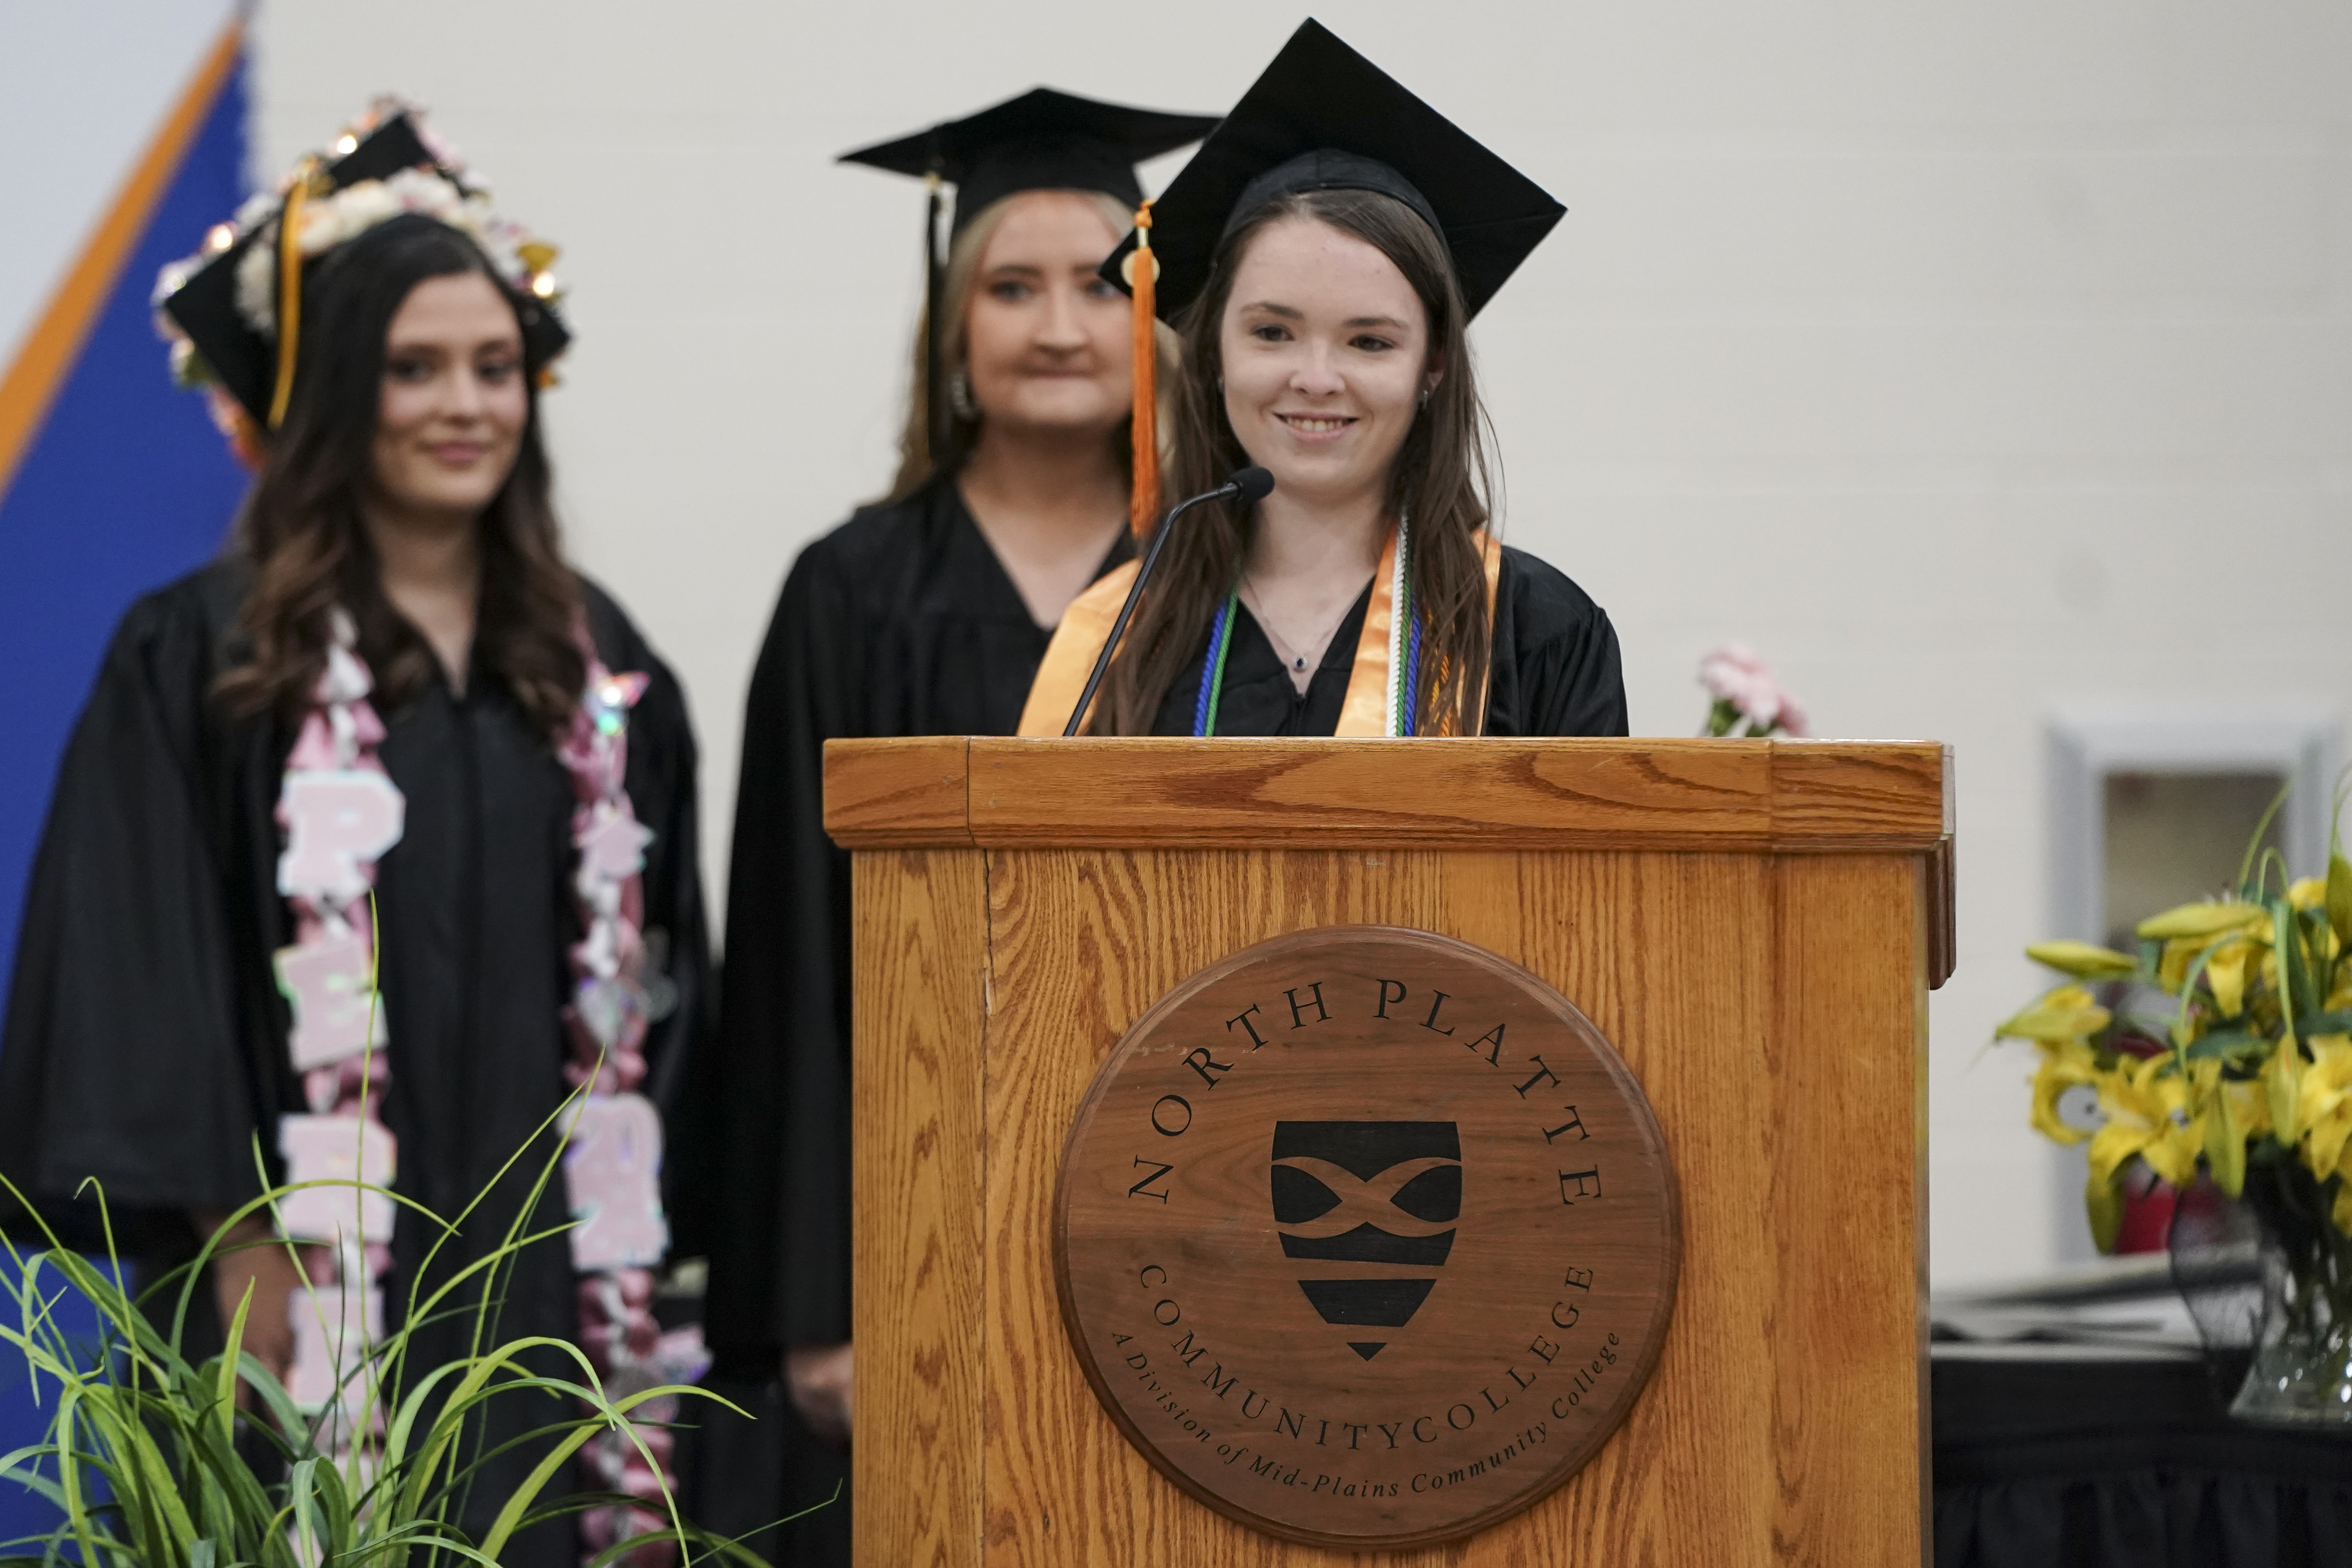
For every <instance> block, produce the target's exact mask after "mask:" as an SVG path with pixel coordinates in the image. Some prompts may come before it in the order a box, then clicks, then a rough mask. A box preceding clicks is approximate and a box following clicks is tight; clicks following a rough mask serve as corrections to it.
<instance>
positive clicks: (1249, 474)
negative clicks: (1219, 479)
mask: <svg viewBox="0 0 2352 1568" xmlns="http://www.w3.org/2000/svg"><path fill="white" fill-rule="evenodd" d="M1225 482H1226V483H1227V484H1229V485H1235V486H1238V487H1240V489H1241V492H1242V500H1246V501H1261V500H1265V498H1266V497H1268V496H1270V495H1272V494H1273V493H1274V476H1273V475H1272V474H1269V473H1267V472H1266V471H1265V469H1264V468H1239V469H1236V470H1235V471H1234V477H1233V478H1232V479H1227V480H1226V481H1225Z"/></svg>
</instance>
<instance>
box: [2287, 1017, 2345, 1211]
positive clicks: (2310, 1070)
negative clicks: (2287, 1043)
mask: <svg viewBox="0 0 2352 1568" xmlns="http://www.w3.org/2000/svg"><path fill="white" fill-rule="evenodd" d="M2311 1054H2312V1058H2313V1060H2312V1063H2311V1065H2310V1066H2309V1067H2307V1068H2304V1069H2303V1073H2302V1077H2301V1080H2300V1082H2299V1083H2298V1085H2297V1089H2298V1091H2299V1092H2298V1095H2297V1100H2298V1104H2297V1106H2296V1109H2295V1128H2294V1136H2295V1137H2296V1138H2298V1139H2300V1140H2301V1141H2302V1143H2303V1162H2304V1163H2305V1164H2306V1165H2308V1166H2310V1167H2311V1173H2312V1174H2313V1175H2315V1176H2317V1177H2318V1178H2319V1179H2320V1180H2321V1181H2323V1182H2324V1181H2326V1179H2327V1178H2328V1176H2329V1175H2330V1174H2331V1173H2334V1171H2335V1170H2336V1165H2337V1164H2338V1163H2339V1162H2341V1161H2342V1159H2343V1157H2344V1154H2345V1145H2346V1142H2347V1140H2352V1037H2346V1036H2343V1035H2322V1036H2320V1037H2319V1038H2317V1039H2315V1040H2314V1041H2312V1042H2311Z"/></svg>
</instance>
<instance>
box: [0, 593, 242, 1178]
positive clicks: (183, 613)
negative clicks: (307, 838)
mask: <svg viewBox="0 0 2352 1568" xmlns="http://www.w3.org/2000/svg"><path fill="white" fill-rule="evenodd" d="M183 599H184V595H183V596H181V598H175V597H174V596H173V591H170V590H167V591H166V593H164V594H162V595H155V596H153V597H151V598H149V599H146V600H143V601H142V602H141V603H140V604H138V605H134V606H133V607H132V608H131V612H130V614H129V615H128V616H126V617H125V618H124V620H123V622H122V624H121V626H120V627H119V628H118V629H117V630H116V633H115V636H114V639H113V642H112V644H111V646H110V647H109V648H108V650H107V654H106V658H105V662H104V664H103V665H102V667H101V668H100V674H99V678H98V683H97V687H96V689H94V691H93V692H92V694H91V696H90V699H89V705H88V706H87V707H86V708H85V709H84V710H83V711H82V714H81V718H80V720H79V722H78V723H77V724H76V726H75V729H74V732H73V736H72V739H71V741H70V742H68V746H67V749H66V753H65V759H64V763H63V764H62V766H61V768H60V770H59V773H58V783H57V790H56V794H55V795H54V797H53V798H52V800H51V802H50V805H49V816H48V820H47V825H46V826H45V828H44V830H43V832H42V836H41V841H40V848H39V851H38V853H37V858H36V859H35V862H34V867H33V875H32V878H31V881H30V885H29V888H28V890H27V896H26V907H25V918H24V924H23V927H22V931H23V935H22V939H21V941H20V942H19V945H18V948H17V952H16V971H15V975H14V979H13V983H12V984H11V985H10V988H9V994H8V1013H7V1021H6V1026H5V1037H0V1171H5V1173H6V1174H7V1176H8V1177H9V1179H10V1180H11V1181H13V1182H14V1183H16V1185H17V1186H18V1187H19V1188H20V1189H22V1190H25V1191H26V1193H28V1194H31V1195H33V1197H34V1200H35V1202H36V1203H37V1205H39V1206H40V1207H41V1208H43V1209H44V1210H50V1209H52V1208H53V1206H59V1205H64V1204H66V1203H68V1201H70V1200H71V1199H72V1197H73V1194H75V1191H76V1189H77V1188H78V1187H79V1185H80V1184H81V1183H82V1182H83V1181H85V1180H87V1179H95V1180H96V1181H97V1182H99V1183H100V1184H102V1186H103V1190H104V1195H105V1198H106V1200H107V1203H108V1204H109V1205H110V1207H112V1208H116V1209H122V1208H146V1209H181V1210H184V1209H191V1208H213V1209H224V1208H230V1207H234V1206H236V1205H237V1204H239V1203H242V1202H244V1201H245V1200H246V1199H247V1198H248V1197H251V1196H253V1195H255V1194H257V1193H258V1192H259V1191H260V1190H261V1183H260V1180H259V1178H258V1176H257V1172H256V1169H255V1159H254V1152H253V1149H254V1145H253V1137H254V1132H255V1130H256V1128H257V1125H259V1123H260V1119H261V1116H262V1113H263V1107H262V1106H261V1104H260V1099H261V1098H262V1096H263V1094H264V1089H263V1086H262V1085H261V1084H260V1083H259V1082H258V1081H257V1079H256V1076H255V1073H256V1070H257V1069H256V1068H255V1064H254V1063H252V1062H251V1061H249V1060H248V1059H247V1058H248V1054H249V1053H248V1052H247V1049H246V1048H245V1046H244V1044H243V1042H242V1033H243V1032H242V1030H241V1028H240V1025H239V1016H238V1005H237V994H236V986H235V984H234V983H233V976H234V973H235V964H236V957H235V952H236V943H235V941H234V939H233V936H232V933H231V931H230V922H229V920H228V915H227V901H226V893H225V888H224V877H225V874H226V873H225V870H224V865H223V860H224V854H223V851H222V850H221V848H220V846H219V844H218V843H217V842H216V841H215V840H216V837H217V836H216V835H215V834H213V833H208V831H207V824H208V821H210V820H211V814H210V813H208V811H207V810H206V807H205V796H206V792H205V788H204V784H203V778H204V770H205V754H206V752H207V750H208V742H207V739H206V735H205V703H206V697H205V684H206V680H207V676H208V671H209V669H210V668H211V661H210V658H209V657H208V656H209V652H210V650H209V648H208V647H207V646H206V644H207V640H208V637H209V633H208V631H207V628H206V625H205V618H204V616H202V615H201V613H199V612H198V611H196V610H195V609H194V607H193V606H192V605H188V604H186V603H184V602H182V601H183ZM270 1152H271V1153H272V1154H274V1153H275V1151H274V1150H273V1151H270ZM6 1202H7V1200H5V1198H0V1208H5V1206H6Z"/></svg>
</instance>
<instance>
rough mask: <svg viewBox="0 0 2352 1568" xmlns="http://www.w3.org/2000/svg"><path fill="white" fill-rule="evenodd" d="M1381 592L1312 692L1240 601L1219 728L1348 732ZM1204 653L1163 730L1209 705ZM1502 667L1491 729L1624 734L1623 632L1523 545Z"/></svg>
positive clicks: (1162, 718) (1163, 709)
mask: <svg viewBox="0 0 2352 1568" xmlns="http://www.w3.org/2000/svg"><path fill="white" fill-rule="evenodd" d="M1371 600H1372V589H1371V584H1369V583H1368V584H1365V585H1364V591H1363V593H1362V594H1361V595H1360V596H1359V597H1358V598H1357V600H1356V603H1355V607H1354V608H1352V609H1350V610H1349V612H1348V618H1347V619H1346V620H1344V621H1341V622H1340V623H1339V629H1338V630H1337V631H1335V632H1333V633H1332V634H1331V641H1330V644H1329V646H1328V647H1326V648H1325V649H1324V650H1323V658H1322V662H1321V663H1319V664H1318V665H1317V667H1316V669H1315V673H1314V675H1313V676H1311V677H1310V678H1308V680H1307V689H1306V691H1305V692H1303V693H1302V692H1301V691H1299V689H1297V687H1296V686H1294V685H1292V684H1291V679H1290V671H1289V670H1288V669H1287V668H1285V667H1284V665H1283V662H1282V658H1281V656H1280V655H1278V654H1276V652H1275V651H1274V645H1273V644H1272V643H1271V642H1269V641H1268V640H1266V635H1265V630H1264V628H1262V627H1261V626H1259V625H1258V624H1257V619H1256V617H1255V616H1252V615H1251V614H1250V612H1249V606H1248V605H1240V606H1239V607H1238V608H1239V614H1238V615H1237V616H1235V617H1234V631H1233V637H1232V640H1231V643H1230V645H1229V646H1228V647H1226V649H1225V679H1224V685H1223V689H1222V692H1221V694H1220V696H1219V699H1218V702H1217V733H1218V734H1220V735H1328V734H1330V733H1331V732H1332V731H1334V730H1336V729H1337V728H1338V727H1339V711H1340V710H1341V708H1342V707H1344V706H1345V705H1346V701H1347V696H1348V680H1349V676H1350V675H1351V674H1352V673H1353V671H1354V668H1355V662H1356V644H1357V642H1358V641H1359V640H1360V638H1361V637H1362V636H1363V632H1364V616H1365V613H1366V612H1367V611H1368V610H1369V609H1370V606H1371ZM1208 651H1209V628H1208V627H1206V626H1203V627H1202V628H1201V649H1200V652H1199V654H1198V655H1196V656H1195V657H1194V658H1193V659H1192V662H1191V663H1190V664H1189V665H1187V666H1186V667H1185V668H1184V669H1183V670H1182V671H1181V673H1179V674H1178V675H1177V677H1176V679H1174V680H1172V681H1171V682H1170V683H1169V687H1168V695H1167V696H1166V697H1165V698H1164V699H1163V700H1161V702H1160V711H1159V713H1158V714H1157V715H1156V716H1154V718H1153V720H1152V725H1151V732H1152V733H1153V734H1155V735H1189V734H1191V733H1192V721H1193V716H1194V714H1195V712H1196V710H1197V709H1198V707H1199V704H1200V697H1201V669H1202V665H1203V664H1205V663H1206V662H1207V659H1208ZM1493 664H1494V670H1493V674H1492V676H1491V678H1490V679H1489V681H1488V684H1487V689H1486V733H1487V734H1489V735H1622V734H1623V733H1625V726H1626V720H1625V678H1624V675H1623V672H1622V670H1621V669H1620V668H1619V665H1618V658H1617V633H1616V629H1615V628H1614V627H1612V626H1610V624H1609V615H1608V612H1606V611H1605V610H1603V609H1601V606H1600V605H1596V604H1594V603H1593V602H1592V600H1591V598H1590V597H1589V596H1588V595H1586V594H1585V592H1584V590H1583V589H1581V588H1580V587H1578V586H1577V585H1576V584H1574V583H1572V582H1570V581H1569V579H1568V578H1567V577H1566V576H1564V575H1562V574H1561V573H1560V572H1559V570H1558V569H1557V568H1555V567H1553V566H1550V565H1549V564H1547V563H1544V562H1542V561H1539V560H1538V559H1537V558H1536V557H1535V556H1532V555H1530V554H1528V552H1526V551H1524V550H1514V549H1512V548H1511V547H1510V546H1509V545H1505V546H1504V547H1503V567H1502V572H1501V574H1500V575H1499V576H1498V578H1497V579H1496V585H1495V633H1494V658H1493Z"/></svg>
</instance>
